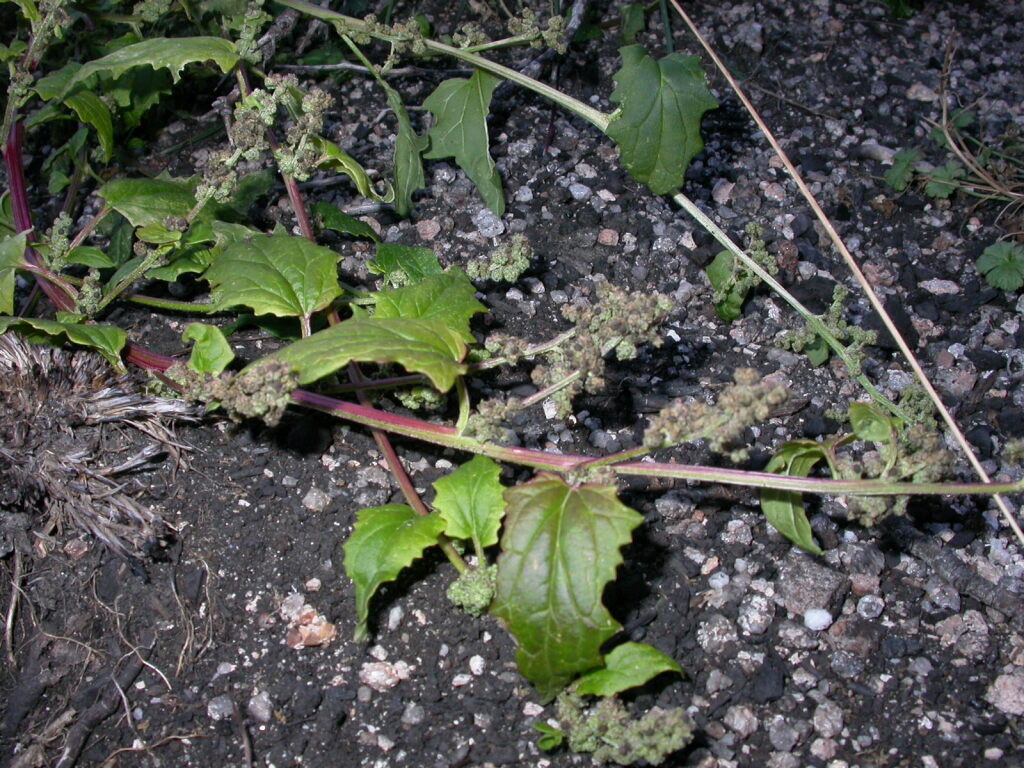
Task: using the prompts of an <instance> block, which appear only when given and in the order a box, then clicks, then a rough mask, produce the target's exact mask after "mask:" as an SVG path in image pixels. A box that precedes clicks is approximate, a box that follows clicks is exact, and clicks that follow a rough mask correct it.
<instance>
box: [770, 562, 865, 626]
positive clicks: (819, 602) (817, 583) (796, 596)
mask: <svg viewBox="0 0 1024 768" xmlns="http://www.w3.org/2000/svg"><path fill="white" fill-rule="evenodd" d="M775 583H776V589H777V591H778V595H779V598H780V599H781V600H782V604H783V605H784V606H786V610H788V611H789V612H790V613H791V614H792V615H794V616H803V615H804V614H805V613H806V612H807V611H809V610H811V609H813V608H821V609H825V610H828V609H829V608H831V607H832V606H834V605H837V604H838V602H839V601H840V600H841V599H842V598H843V596H844V595H845V594H846V590H847V589H848V587H849V583H850V582H849V579H847V577H846V576H844V575H843V574H841V573H838V572H837V571H835V570H833V569H832V568H827V567H825V566H823V565H821V564H819V563H818V562H816V561H815V560H813V559H812V558H811V557H810V556H809V555H807V554H805V553H803V552H797V551H795V550H793V551H790V553H789V554H788V555H787V556H786V559H785V560H784V561H783V563H782V566H781V567H780V568H779V578H778V579H776V582H775Z"/></svg>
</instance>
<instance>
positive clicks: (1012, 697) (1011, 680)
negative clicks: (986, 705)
mask: <svg viewBox="0 0 1024 768" xmlns="http://www.w3.org/2000/svg"><path fill="white" fill-rule="evenodd" d="M985 698H986V699H988V700H989V702H990V703H991V704H992V706H994V707H995V708H996V709H998V710H1000V711H1002V712H1005V713H1006V714H1008V715H1014V716H1015V717H1020V716H1022V715H1024V672H1021V671H1017V672H1014V673H1013V674H1011V675H1000V676H999V677H997V678H996V679H995V681H994V682H993V683H992V685H990V686H989V687H988V691H986V693H985Z"/></svg>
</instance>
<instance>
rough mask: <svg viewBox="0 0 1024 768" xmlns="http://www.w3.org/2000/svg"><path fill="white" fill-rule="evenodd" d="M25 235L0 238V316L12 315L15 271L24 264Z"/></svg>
mask: <svg viewBox="0 0 1024 768" xmlns="http://www.w3.org/2000/svg"><path fill="white" fill-rule="evenodd" d="M25 237H26V233H24V232H22V233H21V234H18V235H8V236H7V237H4V238H0V315H13V314H14V287H15V283H16V276H15V270H16V269H18V268H20V267H22V266H24V264H25V246H26V240H25Z"/></svg>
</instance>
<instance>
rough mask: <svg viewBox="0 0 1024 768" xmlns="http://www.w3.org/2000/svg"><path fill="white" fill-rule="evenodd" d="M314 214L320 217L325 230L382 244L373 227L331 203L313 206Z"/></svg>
mask: <svg viewBox="0 0 1024 768" xmlns="http://www.w3.org/2000/svg"><path fill="white" fill-rule="evenodd" d="M313 213H314V214H315V215H317V216H319V217H320V226H321V227H322V228H323V229H330V230H332V231H334V232H341V233H342V234H343V235H352V236H353V237H365V238H368V239H370V240H373V241H374V242H377V243H379V242H380V236H379V235H378V234H377V233H376V232H374V231H373V227H371V226H370V225H369V224H367V223H366V222H365V221H360V220H359V219H357V218H356V217H355V216H349V215H348V214H347V213H345V212H344V211H341V210H338V208H337V207H336V206H333V205H331V204H330V203H323V202H320V203H316V204H314V205H313Z"/></svg>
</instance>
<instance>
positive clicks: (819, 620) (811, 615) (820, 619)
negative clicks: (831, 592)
mask: <svg viewBox="0 0 1024 768" xmlns="http://www.w3.org/2000/svg"><path fill="white" fill-rule="evenodd" d="M804 626H805V627H807V628H808V629H809V630H811V631H812V632H821V631H822V630H824V629H828V628H829V627H830V626H832V614H831V613H829V612H828V611H826V610H825V609H824V608H811V609H810V610H808V611H805V612H804Z"/></svg>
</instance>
